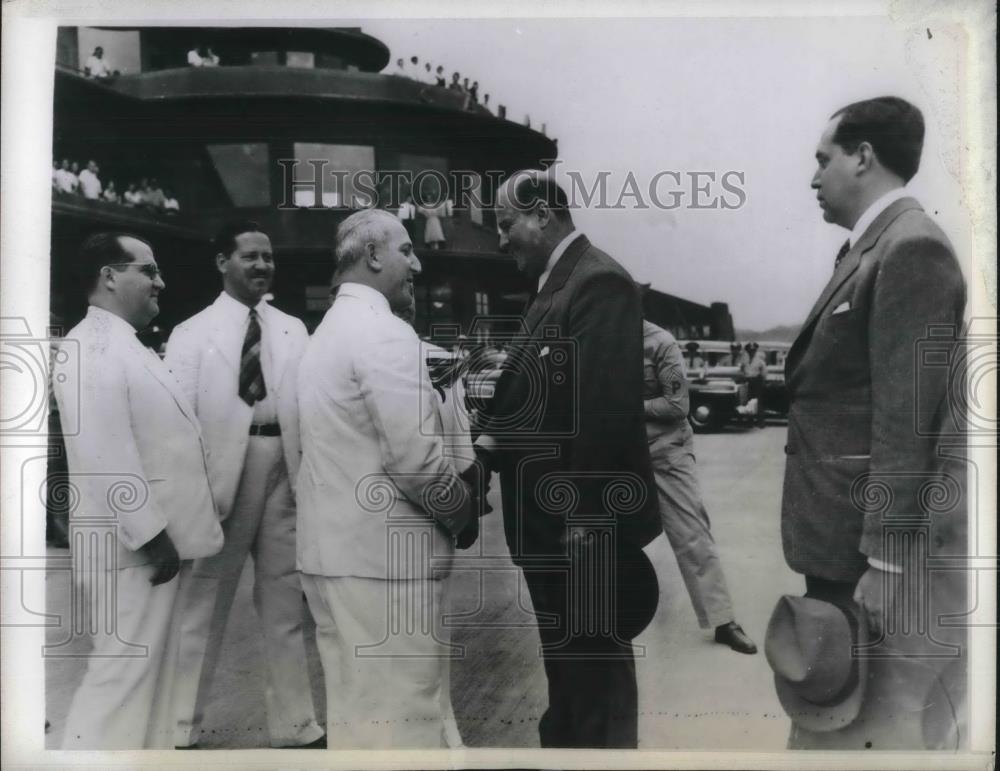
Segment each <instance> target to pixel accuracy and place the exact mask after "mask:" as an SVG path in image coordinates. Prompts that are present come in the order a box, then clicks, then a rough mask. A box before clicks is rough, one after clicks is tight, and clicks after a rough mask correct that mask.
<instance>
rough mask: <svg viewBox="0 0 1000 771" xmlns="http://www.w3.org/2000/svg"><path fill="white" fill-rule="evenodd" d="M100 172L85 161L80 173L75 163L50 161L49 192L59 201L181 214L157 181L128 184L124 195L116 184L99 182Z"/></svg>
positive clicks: (144, 179)
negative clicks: (50, 190)
mask: <svg viewBox="0 0 1000 771" xmlns="http://www.w3.org/2000/svg"><path fill="white" fill-rule="evenodd" d="M100 173H101V168H100V166H98V165H97V161H94V160H90V161H87V166H86V168H84V169H82V170H81V169H80V164H79V163H78V162H77V161H71V160H70V159H69V158H63V159H62V161H61V162H60V161H56V160H53V161H52V192H53V194H55V195H57V196H59V197H62V198H70V197H79V198H84V199H86V200H88V201H104V202H106V203H112V204H119V205H121V206H128V207H131V208H138V209H144V210H146V211H150V212H153V213H156V214H165V215H175V214H177V213H178V212H179V211H180V210H181V206H180V203H179V202H178V201H177V197H176V196H175V195H174V193H173V191H172V190H171V189H170V188H169V187H162V186H161V185H160V182H159V180H158V179H157V178H156V177H141V178H140V179H139V181H138V182H129V183H128V187H127V188H126V190H125V192H124V193H121V192H119V190H118V187H117V186H116V185H115V181H114V180H113V179H112V180H108V181H107V184H106V185H105V184H104V182H102V181H101V176H100Z"/></svg>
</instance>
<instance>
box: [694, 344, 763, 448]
mask: <svg viewBox="0 0 1000 771" xmlns="http://www.w3.org/2000/svg"><path fill="white" fill-rule="evenodd" d="M677 342H678V343H679V344H680V346H681V351H682V352H684V367H685V370H686V372H687V380H688V393H689V396H690V401H691V409H690V411H689V413H688V419H689V420H690V421H691V426H692V427H693V428H694V430H695V431H698V432H703V431H718V430H719V429H721V428H722V427H723V426H725V425H726V424H727V423H730V422H732V421H734V420H737V419H740V418H743V417H748V416H750V415H752V413H751V412H750V411H749V409H748V407H747V402H748V401H749V394H750V388H749V386H748V385H747V382H746V378H745V377H744V375H743V372H742V370H741V369H740V368H739V366H738V365H734V364H733V363H732V358H731V354H730V352H729V345H730V343H729V342H728V341H725V340H693V341H692V340H678V341H677ZM691 343H697V344H698V349H697V351H696V352H692V351H691V349H690V348H689V345H690V344H691ZM692 353H693V354H694V355H692Z"/></svg>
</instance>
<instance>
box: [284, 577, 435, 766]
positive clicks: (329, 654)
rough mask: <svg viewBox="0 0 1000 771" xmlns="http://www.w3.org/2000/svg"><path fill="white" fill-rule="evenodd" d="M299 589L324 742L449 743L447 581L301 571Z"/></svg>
mask: <svg viewBox="0 0 1000 771" xmlns="http://www.w3.org/2000/svg"><path fill="white" fill-rule="evenodd" d="M302 586H303V589H305V593H306V597H307V598H308V601H309V608H310V610H311V611H312V614H313V618H314V619H316V644H317V646H318V647H319V654H320V658H321V660H322V662H323V676H324V680H325V682H326V701H327V708H326V715H327V717H326V719H327V745H328V746H329V747H331V748H337V749H346V748H361V749H390V748H396V749H402V748H410V749H413V748H424V749H427V748H441V747H447V746H448V745H449V736H448V727H447V726H446V718H447V716H446V712H447V711H449V710H450V701H449V700H447V699H446V698H445V697H444V696H443V695H442V694H443V689H444V688H446V687H447V685H448V677H447V673H448V655H449V648H448V640H447V637H446V635H445V634H444V633H443V631H442V627H441V616H442V613H443V608H444V606H443V599H444V591H445V581H430V580H412V581H385V580H382V579H377V578H355V577H336V578H331V577H328V576H317V575H310V574H307V573H304V574H303V575H302ZM452 729H453V726H452ZM452 740H453V739H452Z"/></svg>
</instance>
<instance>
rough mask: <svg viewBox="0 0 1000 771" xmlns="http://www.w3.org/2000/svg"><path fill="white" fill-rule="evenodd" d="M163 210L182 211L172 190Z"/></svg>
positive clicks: (168, 193)
mask: <svg viewBox="0 0 1000 771" xmlns="http://www.w3.org/2000/svg"><path fill="white" fill-rule="evenodd" d="M213 66H214V65H213ZM163 210H164V211H165V212H166V213H167V214H177V212H179V211H180V210H181V205H180V204H179V203H178V202H177V199H176V198H174V191H173V190H171V189H170V188H167V190H166V194H165V196H164V199H163Z"/></svg>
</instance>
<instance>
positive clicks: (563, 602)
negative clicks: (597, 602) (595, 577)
mask: <svg viewBox="0 0 1000 771" xmlns="http://www.w3.org/2000/svg"><path fill="white" fill-rule="evenodd" d="M524 578H525V581H526V582H527V584H528V591H529V592H530V593H531V602H532V604H533V605H534V608H535V617H536V619H537V622H538V633H539V636H540V637H541V640H542V658H543V662H544V665H545V675H546V677H547V678H548V684H549V706H548V709H546V710H545V714H544V715H543V716H542V719H541V722H540V723H539V726H538V734H539V739H540V741H541V746H542V747H597V748H621V749H634V748H635V747H637V746H638V728H637V721H638V717H637V715H638V691H637V687H636V681H635V658H634V656H633V654H632V644H631V643H630V642H628V641H624V640H619V639H616V638H615V636H614V635H613V634H611V633H610V632H609V631H608V630H607V628H606V627H607V624H603V623H601V619H600V618H596V619H595V617H594V615H593V614H589V613H586V612H583V613H581V612H580V611H579V609H578V608H576V607H575V606H574V607H571V604H570V603H571V601H572V600H571V594H572V595H573V596H575V597H578V596H579V593H576V592H573V593H571V592H570V584H569V572H568V568H566V569H560V568H554V569H540V568H525V569H524ZM581 616H583V618H581ZM595 620H596V622H597V623H591V622H593V621H595Z"/></svg>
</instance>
